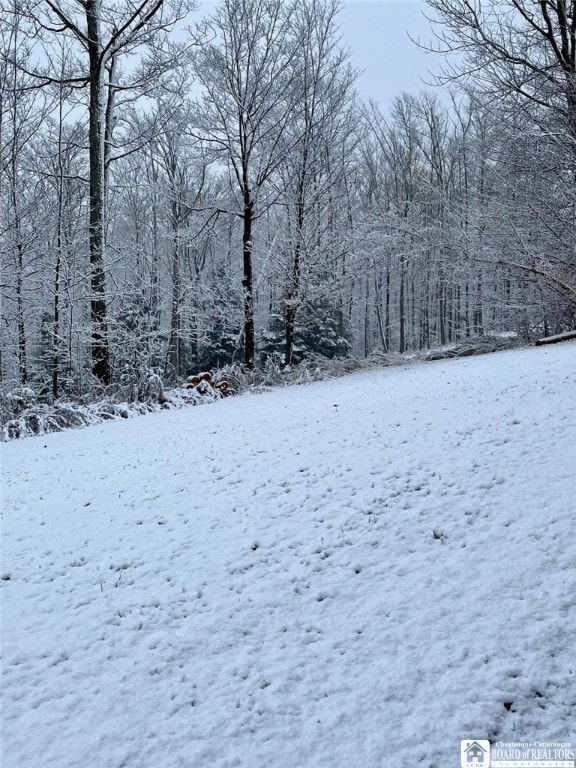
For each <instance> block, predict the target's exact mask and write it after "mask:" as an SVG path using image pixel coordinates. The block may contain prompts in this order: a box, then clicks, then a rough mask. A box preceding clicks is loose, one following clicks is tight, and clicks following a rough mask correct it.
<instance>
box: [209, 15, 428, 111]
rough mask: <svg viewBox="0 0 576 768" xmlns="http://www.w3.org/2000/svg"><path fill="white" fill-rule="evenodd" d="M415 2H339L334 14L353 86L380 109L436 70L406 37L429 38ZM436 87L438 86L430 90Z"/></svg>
mask: <svg viewBox="0 0 576 768" xmlns="http://www.w3.org/2000/svg"><path fill="white" fill-rule="evenodd" d="M199 5H200V8H199V11H200V13H201V14H204V13H206V14H207V13H211V12H212V11H213V10H214V8H215V6H216V1H215V0H202V2H200V4H199ZM425 10H426V5H425V3H424V2H421V0H344V3H343V9H342V13H341V14H340V28H341V34H342V42H343V43H344V45H346V46H348V48H349V49H350V54H351V63H352V64H353V66H354V67H355V68H356V69H357V70H360V72H361V74H360V76H359V79H358V84H357V88H358V91H359V93H360V95H361V96H362V97H363V98H365V99H374V100H376V101H377V102H379V103H380V106H381V108H382V109H383V111H386V109H387V108H388V106H389V104H390V102H391V101H392V99H393V98H394V97H395V96H398V95H399V94H400V93H401V92H402V91H408V92H410V93H418V92H419V91H421V90H423V89H427V88H432V86H431V85H428V86H427V85H426V83H425V81H428V82H429V83H431V82H432V77H431V74H430V71H432V72H433V71H438V69H439V65H440V58H439V57H438V56H434V55H431V54H427V53H426V52H424V51H423V50H421V49H419V48H418V46H417V45H415V43H413V42H412V40H410V38H409V36H408V35H409V34H410V35H411V36H412V37H413V38H414V39H416V40H418V39H419V40H421V41H422V42H423V43H424V42H429V41H430V39H431V37H432V33H431V26H430V23H429V22H428V21H427V19H426V18H425V16H424V11H425ZM435 90H436V91H438V89H437V88H436V89H435Z"/></svg>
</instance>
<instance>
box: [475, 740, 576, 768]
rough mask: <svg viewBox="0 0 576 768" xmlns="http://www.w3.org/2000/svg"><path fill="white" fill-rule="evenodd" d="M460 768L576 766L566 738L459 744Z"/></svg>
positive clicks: (575, 755)
mask: <svg viewBox="0 0 576 768" xmlns="http://www.w3.org/2000/svg"><path fill="white" fill-rule="evenodd" d="M460 766H461V768H576V749H574V748H572V745H571V744H569V743H568V742H565V741H497V742H496V743H495V744H490V742H489V741H484V740H480V739H479V740H477V741H473V740H471V739H468V740H466V741H462V742H461V743H460Z"/></svg>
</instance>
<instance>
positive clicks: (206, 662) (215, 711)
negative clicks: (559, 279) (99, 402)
mask: <svg viewBox="0 0 576 768" xmlns="http://www.w3.org/2000/svg"><path fill="white" fill-rule="evenodd" d="M1 451H2V457H3V475H4V489H3V497H4V498H3V510H4V511H3V523H2V524H3V549H2V571H1V573H0V575H1V580H0V591H1V594H2V635H3V662H2V666H3V670H2V671H3V682H2V697H3V713H2V717H3V743H2V758H3V760H2V765H3V768H47V767H48V766H53V767H54V768H121V767H123V768H224V767H232V766H242V767H245V768H295V767H300V766H302V768H328V767H330V768H380V767H383V766H386V767H387V768H388V767H389V768H416V767H417V766H423V767H425V768H432V766H435V768H448V767H449V766H457V765H459V759H460V740H461V739H491V740H492V741H499V740H500V741H506V740H510V741H522V740H527V741H535V740H537V741H554V740H560V741H564V742H566V741H571V742H572V746H576V539H575V534H576V343H574V342H568V343H566V344H564V345H559V346H555V347H547V348H541V349H537V350H535V349H529V350H517V351H512V352H503V353H498V354H494V355H488V356H485V357H482V358H474V359H461V360H454V361H447V362H446V361H443V362H436V363H427V364H418V365H411V366H406V367H403V368H390V369H383V370H379V371H368V372H361V373H357V374H354V375H351V376H348V377H346V378H343V379H339V380H333V381H327V382H322V383H317V384H311V385H306V386H301V387H292V388H288V389H279V390H275V391H272V392H268V393H265V394H260V395H245V396H242V397H237V398H231V399H227V400H222V401H219V402H216V403H215V404H214V405H209V406H206V407H202V408H190V409H189V410H183V411H169V412H165V413H158V414H152V415H149V416H145V417H142V418H136V419H132V420H130V421H124V422H121V423H119V422H113V423H112V422H108V423H105V424H101V425H98V426H94V427H89V428H86V429H84V430H81V431H69V432H66V433H61V434H52V435H48V436H43V437H37V438H29V439H25V440H21V441H16V442H13V443H8V444H4V445H2V446H1Z"/></svg>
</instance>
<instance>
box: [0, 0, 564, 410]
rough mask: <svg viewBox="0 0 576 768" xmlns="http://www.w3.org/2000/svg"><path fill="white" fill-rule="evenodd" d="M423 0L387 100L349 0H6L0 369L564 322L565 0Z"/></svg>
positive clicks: (5, 376)
mask: <svg viewBox="0 0 576 768" xmlns="http://www.w3.org/2000/svg"><path fill="white" fill-rule="evenodd" d="M427 7H428V10H427V13H429V14H430V16H431V17H432V18H433V19H434V22H435V23H434V27H435V30H436V40H435V43H434V46H435V47H436V46H437V49H438V50H439V51H442V52H444V53H445V54H446V56H445V61H446V69H445V70H444V71H443V72H442V73H439V75H438V79H439V81H441V82H442V83H443V90H442V97H441V96H440V95H439V92H436V91H434V90H430V91H422V92H421V93H418V94H409V93H400V94H398V96H397V97H396V98H395V100H394V101H393V103H392V104H391V105H390V107H389V109H388V108H387V109H386V111H384V109H383V107H382V105H378V104H376V103H375V102H371V101H365V100H363V99H362V98H361V97H360V96H359V94H358V92H357V89H356V79H357V72H356V71H355V70H354V68H353V66H352V65H351V62H350V54H349V51H348V50H347V49H346V48H345V47H344V46H343V44H342V41H341V35H340V31H339V11H340V8H341V4H340V2H339V0H220V2H219V3H218V5H217V7H216V10H215V11H214V12H213V13H212V14H209V15H207V16H202V15H201V14H200V13H199V12H198V9H195V8H194V3H193V2H191V0H139V2H134V1H133V0H116V1H111V0H43V1H42V2H39V3H35V2H27V1H26V0H10V2H7V3H5V4H3V8H2V10H1V11H0V254H1V261H2V276H1V297H2V318H1V326H0V345H1V362H0V372H1V383H0V387H1V388H2V389H3V390H4V391H10V390H14V389H15V388H18V387H28V388H31V389H32V390H33V391H34V392H36V393H37V394H39V395H42V396H43V397H44V398H46V399H47V400H56V399H58V398H62V397H79V396H86V395H89V396H90V397H96V396H100V395H102V393H104V392H107V391H111V389H113V388H114V387H120V386H124V387H125V386H129V387H131V388H132V391H135V392H136V393H139V394H137V395H136V396H137V397H138V396H140V397H143V396H144V395H143V393H144V392H145V389H146V388H145V386H144V385H145V382H146V381H147V380H148V379H149V377H150V375H151V373H153V374H154V375H156V376H159V377H161V379H162V380H163V382H165V383H166V384H175V383H178V382H181V381H182V380H183V379H184V378H185V377H186V376H188V375H190V374H193V373H197V372H198V371H202V370H209V369H215V368H222V367H223V366H226V365H229V364H237V365H240V366H242V367H243V368H244V369H247V370H250V369H252V368H258V367H262V366H266V365H267V364H268V363H269V362H270V361H273V362H274V363H275V364H277V365H279V366H293V365H295V364H298V363H299V362H301V361H302V360H305V359H308V358H311V357H314V356H321V357H326V358H335V357H346V356H353V357H356V358H364V357H368V356H370V355H372V354H373V353H375V352H384V353H388V352H399V353H406V352H412V351H418V350H425V349H429V348H431V347H437V346H444V345H448V344H451V343H455V342H458V341H459V340H462V339H467V338H472V337H478V336H489V335H501V334H516V335H517V336H518V337H519V338H521V339H524V340H526V341H529V340H533V339H534V338H536V337H538V336H541V335H548V334H553V333H559V332H562V331H565V330H570V329H573V328H574V327H575V323H576V208H575V206H576V36H575V27H576V0H572V1H571V2H570V0H544V2H534V1H533V0H504V3H499V4H496V3H493V2H489V3H486V4H483V5H480V4H479V3H478V2H476V0H428V6H427ZM386 76H387V73H386V72H383V73H382V77H386Z"/></svg>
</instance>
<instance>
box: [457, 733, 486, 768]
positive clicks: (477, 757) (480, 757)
mask: <svg viewBox="0 0 576 768" xmlns="http://www.w3.org/2000/svg"><path fill="white" fill-rule="evenodd" d="M460 766H461V768H475V767H476V768H489V766H490V742H489V741H485V740H482V739H479V740H477V741H462V742H460Z"/></svg>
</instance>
